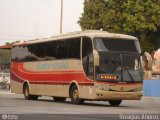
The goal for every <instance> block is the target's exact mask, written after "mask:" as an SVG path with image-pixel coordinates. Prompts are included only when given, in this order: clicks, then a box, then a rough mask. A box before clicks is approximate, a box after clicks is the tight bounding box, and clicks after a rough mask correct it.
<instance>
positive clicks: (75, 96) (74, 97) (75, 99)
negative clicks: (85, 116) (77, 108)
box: [70, 86, 84, 105]
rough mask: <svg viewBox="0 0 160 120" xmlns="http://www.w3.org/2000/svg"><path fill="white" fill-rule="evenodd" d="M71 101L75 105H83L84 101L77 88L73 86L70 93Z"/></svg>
mask: <svg viewBox="0 0 160 120" xmlns="http://www.w3.org/2000/svg"><path fill="white" fill-rule="evenodd" d="M70 97H71V101H72V103H73V104H77V105H79V104H83V103H84V100H83V99H80V98H79V91H78V88H77V86H73V87H72V88H71V92H70Z"/></svg>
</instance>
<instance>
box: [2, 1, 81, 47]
mask: <svg viewBox="0 0 160 120" xmlns="http://www.w3.org/2000/svg"><path fill="white" fill-rule="evenodd" d="M83 2H84V0H63V28H62V33H67V32H74V31H80V30H81V28H80V26H79V24H78V23H77V21H78V20H79V17H80V16H81V14H82V12H83ZM60 10H61V0H0V45H3V44H5V43H6V42H13V41H16V40H30V39H36V38H46V37H50V36H53V35H58V34H60Z"/></svg>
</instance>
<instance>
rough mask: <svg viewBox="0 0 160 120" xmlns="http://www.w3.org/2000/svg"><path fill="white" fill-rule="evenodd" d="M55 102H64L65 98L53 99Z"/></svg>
mask: <svg viewBox="0 0 160 120" xmlns="http://www.w3.org/2000/svg"><path fill="white" fill-rule="evenodd" d="M53 99H54V101H55V102H64V101H65V100H66V98H64V97H53Z"/></svg>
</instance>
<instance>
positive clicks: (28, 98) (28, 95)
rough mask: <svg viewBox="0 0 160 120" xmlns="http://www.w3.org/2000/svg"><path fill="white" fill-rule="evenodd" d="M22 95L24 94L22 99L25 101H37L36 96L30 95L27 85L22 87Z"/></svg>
mask: <svg viewBox="0 0 160 120" xmlns="http://www.w3.org/2000/svg"><path fill="white" fill-rule="evenodd" d="M23 94H24V98H25V99H26V100H37V99H38V96H36V95H30V93H29V87H28V85H25V86H24V89H23Z"/></svg>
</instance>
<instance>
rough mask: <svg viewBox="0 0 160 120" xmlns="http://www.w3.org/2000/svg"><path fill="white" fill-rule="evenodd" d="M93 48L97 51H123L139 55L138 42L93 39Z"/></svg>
mask: <svg viewBox="0 0 160 120" xmlns="http://www.w3.org/2000/svg"><path fill="white" fill-rule="evenodd" d="M94 47H95V49H96V50H97V51H123V52H138V53H141V49H140V45H139V42H138V40H129V39H119V38H118V39H117V38H116V39H115V38H95V39H94Z"/></svg>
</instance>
